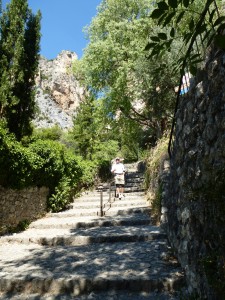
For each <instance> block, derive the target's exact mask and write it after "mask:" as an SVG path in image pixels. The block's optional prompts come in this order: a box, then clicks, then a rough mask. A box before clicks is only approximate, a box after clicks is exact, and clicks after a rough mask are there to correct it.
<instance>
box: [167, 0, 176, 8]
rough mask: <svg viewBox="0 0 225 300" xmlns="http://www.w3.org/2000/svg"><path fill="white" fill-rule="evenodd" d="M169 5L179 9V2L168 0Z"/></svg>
mask: <svg viewBox="0 0 225 300" xmlns="http://www.w3.org/2000/svg"><path fill="white" fill-rule="evenodd" d="M168 4H169V6H170V7H172V8H177V6H178V2H177V0H168Z"/></svg>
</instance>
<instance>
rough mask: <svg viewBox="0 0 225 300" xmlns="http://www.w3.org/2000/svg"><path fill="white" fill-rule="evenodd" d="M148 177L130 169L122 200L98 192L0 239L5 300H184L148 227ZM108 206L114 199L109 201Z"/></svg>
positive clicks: (161, 244) (161, 240)
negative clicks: (146, 179) (101, 213)
mask: <svg viewBox="0 0 225 300" xmlns="http://www.w3.org/2000/svg"><path fill="white" fill-rule="evenodd" d="M142 182H143V174H141V173H140V172H137V170H135V169H134V170H129V171H128V175H127V178H126V196H125V199H123V200H119V199H114V189H113V188H112V192H111V198H110V197H109V193H108V191H105V192H103V193H102V197H103V207H104V216H103V217H100V216H99V212H100V194H101V192H99V191H91V192H89V193H85V194H84V195H82V196H81V197H80V198H78V199H74V203H73V204H72V205H71V208H70V209H69V210H67V211H64V212H61V213H51V214H48V215H47V216H46V217H45V218H42V219H39V220H37V221H35V222H33V223H32V224H30V226H29V228H28V229H27V230H26V231H24V232H21V233H18V234H12V235H5V236H2V237H1V238H0V258H1V260H0V299H1V300H3V299H5V300H6V299H13V300H18V299H20V300H25V299H27V300H28V299H32V300H34V299H35V300H37V299H43V300H44V299H45V300H47V299H48V300H50V299H80V300H83V299H96V300H100V299H101V300H104V299H106V300H108V299H109V300H113V299H115V300H116V299H119V300H126V299H132V300H141V299H152V300H153V299H154V300H155V299H161V300H165V299H180V298H179V297H178V294H177V293H176V291H177V290H179V289H180V287H181V285H182V283H183V273H182V270H181V268H180V267H179V265H178V263H177V261H176V259H175V258H174V257H173V255H172V253H171V249H170V247H169V245H168V243H167V239H166V235H165V233H164V232H162V231H161V229H160V228H159V227H158V226H153V225H152V224H151V218H150V213H151V209H150V207H149V206H148V203H147V202H146V200H145V195H144V193H143V185H142ZM109 200H110V201H109Z"/></svg>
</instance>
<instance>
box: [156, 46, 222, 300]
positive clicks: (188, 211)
mask: <svg viewBox="0 0 225 300" xmlns="http://www.w3.org/2000/svg"><path fill="white" fill-rule="evenodd" d="M169 164H170V166H169ZM161 180H162V182H163V183H164V185H163V186H164V189H163V193H162V204H163V205H162V225H163V226H164V227H165V228H166V231H167V234H168V237H169V240H170V243H171V244H172V246H173V248H174V249H175V250H176V251H177V254H178V258H179V261H180V263H181V265H182V266H183V268H184V270H185V272H186V277H187V282H188V286H189V292H190V293H192V294H197V295H199V296H198V297H200V298H198V299H222V298H223V297H224V295H225V254H224V253H225V192H224V191H225V53H224V52H223V51H217V50H216V49H214V50H212V52H211V53H209V55H208V60H207V63H206V65H205V68H204V69H203V70H202V71H201V74H199V75H198V76H197V77H196V79H195V84H194V85H193V86H192V88H191V90H190V91H189V92H188V93H187V95H186V96H185V97H182V98H181V101H180V104H179V108H178V111H177V114H176V130H175V141H174V146H173V152H172V158H171V160H170V162H168V161H167V162H165V168H164V173H163V176H162V178H161ZM221 297H222V298H221ZM196 299H197V298H196Z"/></svg>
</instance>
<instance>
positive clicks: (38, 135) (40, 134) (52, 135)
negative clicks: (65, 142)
mask: <svg viewBox="0 0 225 300" xmlns="http://www.w3.org/2000/svg"><path fill="white" fill-rule="evenodd" d="M62 134H63V132H62V129H61V128H60V127H59V126H57V125H56V126H53V127H50V128H39V129H35V130H34V132H33V136H32V138H33V139H34V140H37V139H40V140H52V141H58V140H60V138H61V136H62Z"/></svg>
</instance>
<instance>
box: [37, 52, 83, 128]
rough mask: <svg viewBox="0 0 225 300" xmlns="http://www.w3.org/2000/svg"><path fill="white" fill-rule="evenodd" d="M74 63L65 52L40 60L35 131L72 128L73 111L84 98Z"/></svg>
mask: <svg viewBox="0 0 225 300" xmlns="http://www.w3.org/2000/svg"><path fill="white" fill-rule="evenodd" d="M76 59H77V55H76V54H75V53H74V52H70V51H65V50H64V51H62V52H61V53H60V54H59V55H58V56H57V57H56V58H55V59H53V60H47V59H46V58H44V57H40V60H39V69H38V76H37V78H36V103H37V107H38V109H37V115H36V118H35V120H34V125H35V127H39V128H40V127H45V128H46V127H51V126H53V125H58V126H59V127H61V128H62V129H68V128H70V127H72V124H73V123H72V118H73V115H74V113H75V110H76V108H77V107H78V106H79V104H80V102H81V101H82V100H83V99H84V96H85V89H84V88H83V87H81V86H80V84H79V82H78V81H77V80H76V78H75V77H74V75H73V72H72V64H73V62H74V61H75V60H76Z"/></svg>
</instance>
